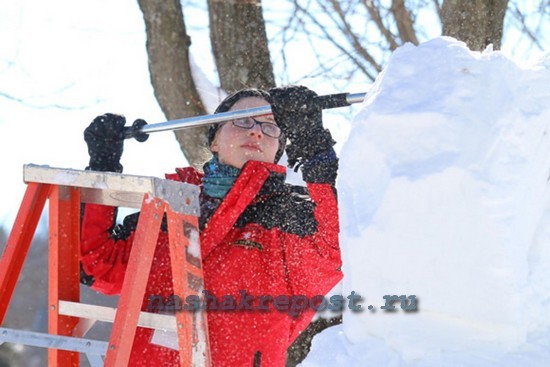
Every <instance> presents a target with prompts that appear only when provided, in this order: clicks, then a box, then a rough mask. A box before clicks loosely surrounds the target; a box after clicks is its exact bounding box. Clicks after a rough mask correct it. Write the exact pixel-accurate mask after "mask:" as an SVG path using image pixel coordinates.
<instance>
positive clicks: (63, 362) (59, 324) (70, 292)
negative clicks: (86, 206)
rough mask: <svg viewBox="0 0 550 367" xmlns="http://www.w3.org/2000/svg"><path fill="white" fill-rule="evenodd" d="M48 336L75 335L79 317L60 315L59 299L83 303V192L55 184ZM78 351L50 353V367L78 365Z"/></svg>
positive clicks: (54, 351) (49, 260) (52, 207)
mask: <svg viewBox="0 0 550 367" xmlns="http://www.w3.org/2000/svg"><path fill="white" fill-rule="evenodd" d="M49 204H50V205H49V209H50V216H49V217H50V228H49V248H48V333H50V334H52V335H63V336H71V335H73V330H74V328H75V326H76V325H77V323H78V321H79V320H78V318H75V317H69V316H64V315H60V314H59V300H66V301H74V302H79V301H80V189H78V188H75V187H68V186H59V185H54V186H53V188H52V191H51V194H50V200H49ZM79 360H80V356H79V354H78V353H76V352H70V351H64V350H59V349H49V350H48V365H49V366H51V367H65V366H67V367H70V366H78V365H79Z"/></svg>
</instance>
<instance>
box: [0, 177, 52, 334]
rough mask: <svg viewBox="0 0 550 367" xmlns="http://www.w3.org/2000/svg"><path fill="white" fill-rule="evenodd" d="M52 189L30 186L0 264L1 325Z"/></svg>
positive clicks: (37, 185) (45, 185)
mask: <svg viewBox="0 0 550 367" xmlns="http://www.w3.org/2000/svg"><path fill="white" fill-rule="evenodd" d="M50 187H51V186H50V185H47V184H39V183H29V184H28V185H27V189H26V191H25V195H24V196H23V200H22V202H21V206H20V207H19V211H18V213H17V217H16V219H15V223H14V225H13V228H12V230H11V232H10V235H9V237H8V241H7V243H6V248H5V250H4V253H3V255H2V259H1V260H0V325H2V324H3V322H4V318H5V316H6V313H7V311H8V307H9V304H10V301H11V297H12V295H13V291H14V290H15V286H16V284H17V280H18V279H19V275H20V274H21V269H22V268H23V264H24V262H25V258H26V257H27V253H28V251H29V248H30V246H31V242H32V239H33V237H34V233H35V231H36V227H37V226H38V222H39V220H40V216H41V214H42V211H43V209H44V205H45V204H46V199H47V198H48V196H49V192H50Z"/></svg>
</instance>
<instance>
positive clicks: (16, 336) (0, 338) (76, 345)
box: [0, 327, 108, 355]
mask: <svg viewBox="0 0 550 367" xmlns="http://www.w3.org/2000/svg"><path fill="white" fill-rule="evenodd" d="M3 342H8V343H15V344H24V345H30V346H33V347H41V348H53V349H61V350H68V351H72V352H79V353H84V354H94V355H105V353H107V344H108V343H107V342H105V341H100V340H93V339H82V338H74V337H71V336H61V335H52V334H46V333H37V332H34V331H24V330H14V329H7V328H1V327H0V344H1V343H3Z"/></svg>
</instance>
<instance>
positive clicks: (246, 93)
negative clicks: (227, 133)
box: [208, 88, 286, 163]
mask: <svg viewBox="0 0 550 367" xmlns="http://www.w3.org/2000/svg"><path fill="white" fill-rule="evenodd" d="M250 97H256V98H261V99H264V100H265V101H266V102H267V103H271V96H270V95H269V93H268V92H266V91H265V90H262V89H256V88H245V89H241V90H239V91H237V92H235V93H233V94H231V95H229V96H227V97H226V98H225V99H224V100H223V101H221V103H220V104H219V106H218V108H216V111H214V113H221V112H227V111H229V110H230V109H231V107H233V105H235V103H237V101H239V100H241V99H243V98H250ZM222 125H223V122H222V123H218V124H215V125H211V126H210V128H209V129H208V146H211V145H212V142H213V141H214V138H215V137H216V133H217V132H218V129H219V128H220V127H221V126H222ZM285 145H286V137H285V135H284V134H281V136H280V137H279V148H278V149H277V153H276V154H275V163H277V162H278V161H279V159H281V157H282V155H283V152H284V151H285Z"/></svg>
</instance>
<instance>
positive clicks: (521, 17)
mask: <svg viewBox="0 0 550 367" xmlns="http://www.w3.org/2000/svg"><path fill="white" fill-rule="evenodd" d="M511 7H512V9H511V11H512V15H513V16H514V18H515V19H516V20H517V21H518V22H519V24H520V27H521V31H522V32H523V33H524V34H525V35H526V36H527V37H528V38H529V39H530V40H531V42H533V43H534V44H535V45H536V46H537V47H538V48H539V49H540V50H541V51H544V47H543V46H542V44H541V43H540V42H539V40H538V38H537V32H535V31H531V30H530V29H529V27H528V26H527V22H526V18H527V17H526V16H525V14H523V12H522V11H521V10H520V9H519V8H518V6H517V4H511ZM541 22H542V18H541Z"/></svg>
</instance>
